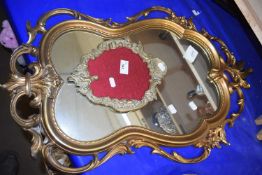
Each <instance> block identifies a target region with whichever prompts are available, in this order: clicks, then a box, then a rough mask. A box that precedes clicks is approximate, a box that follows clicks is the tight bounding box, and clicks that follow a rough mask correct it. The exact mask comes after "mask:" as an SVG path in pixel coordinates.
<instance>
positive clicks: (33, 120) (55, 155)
mask: <svg viewBox="0 0 262 175" xmlns="http://www.w3.org/2000/svg"><path fill="white" fill-rule="evenodd" d="M155 11H159V12H163V13H165V14H166V15H167V17H166V18H165V19H162V21H163V22H165V24H170V25H169V26H171V24H174V23H175V24H176V25H178V26H179V27H180V28H183V29H184V30H190V31H194V32H195V33H198V32H197V30H196V27H195V25H194V24H193V22H192V20H191V19H189V20H188V19H186V18H185V17H178V16H176V14H175V13H174V12H173V11H172V10H171V9H168V8H164V7H152V8H149V9H147V10H144V11H142V12H140V13H138V14H136V15H134V16H133V17H130V18H127V22H126V23H122V24H120V23H116V22H112V20H111V19H108V20H102V19H97V18H93V17H91V16H87V15H83V14H81V13H79V12H77V11H74V10H69V9H56V10H53V11H50V12H48V13H47V14H45V15H44V16H42V17H41V18H40V20H39V21H38V23H37V25H36V26H35V27H32V26H31V25H30V24H29V23H28V24H27V30H28V34H29V39H28V41H27V43H26V44H24V45H21V46H20V47H19V48H18V49H16V50H15V52H14V53H13V55H12V56H11V61H10V66H11V78H10V80H9V82H7V83H6V84H3V85H1V87H3V88H5V89H7V90H8V91H10V92H11V96H12V98H11V114H12V117H13V119H14V120H15V121H16V122H17V123H18V124H19V125H20V126H21V127H22V128H23V129H24V130H25V131H27V132H29V133H31V134H32V147H31V153H32V155H33V156H35V155H36V154H38V153H39V152H41V153H42V155H43V157H44V160H45V163H46V165H47V167H48V168H49V170H48V172H49V174H52V173H54V171H52V170H55V171H61V172H65V173H72V174H78V173H82V172H85V171H89V170H91V169H94V168H96V167H98V166H100V165H101V164H103V163H104V162H106V161H107V160H108V159H110V158H111V157H113V156H114V155H116V154H132V153H133V151H132V150H131V147H136V148H140V147H143V146H147V147H150V148H152V153H155V154H159V155H162V156H164V157H167V158H169V159H171V160H174V161H178V162H182V163H195V162H200V161H201V160H204V159H206V158H207V157H208V156H209V154H210V152H211V150H212V149H213V148H220V147H221V144H229V143H228V141H227V139H226V133H225V129H224V128H225V125H226V124H229V125H230V126H232V125H233V123H234V121H235V120H236V119H237V118H238V116H239V115H240V113H241V112H242V111H243V108H244V95H243V92H242V89H243V88H249V87H250V85H249V83H248V82H247V81H246V80H245V79H246V77H247V76H248V74H249V73H250V72H252V69H246V70H245V69H244V64H243V62H237V61H236V58H235V57H234V55H233V54H232V53H231V52H230V51H229V49H228V47H227V46H226V44H225V43H224V42H223V41H222V40H220V39H218V38H216V37H214V36H211V35H210V34H208V32H206V31H202V32H201V35H202V36H203V37H205V38H206V39H207V40H209V41H210V42H217V43H218V44H219V45H220V47H221V50H222V51H223V52H224V54H225V55H226V58H222V57H221V56H219V63H220V65H221V66H220V69H219V70H217V71H216V72H212V71H211V72H210V74H209V76H210V77H211V81H213V82H215V83H216V82H218V81H223V82H225V84H226V85H227V87H226V88H227V89H225V91H228V92H229V94H232V93H233V92H236V93H237V95H238V102H237V104H238V110H237V111H236V112H233V113H232V114H229V117H228V118H226V116H221V117H220V119H219V122H217V123H215V124H212V125H211V124H209V123H208V122H207V121H204V122H203V124H202V127H203V128H204V129H202V132H201V134H199V137H198V139H196V140H195V141H194V142H190V141H187V144H185V145H183V144H179V141H178V142H173V143H171V142H168V141H166V142H160V141H158V140H157V139H152V140H151V139H149V137H148V138H144V137H142V136H141V137H139V136H136V137H129V138H128V137H127V139H125V140H121V141H120V142H117V143H114V144H113V145H111V146H109V147H107V148H106V149H103V150H102V149H100V150H97V151H90V152H88V151H83V150H80V149H75V150H70V149H67V148H66V147H63V146H61V144H60V143H59V144H58V143H57V142H58V141H57V140H56V139H54V137H52V136H51V135H50V133H48V129H47V128H46V126H45V124H46V123H43V114H34V115H32V116H29V117H28V118H27V119H24V118H22V117H21V116H19V114H18V113H17V111H16V103H17V101H18V99H19V98H21V97H22V96H24V95H27V96H33V100H32V101H31V103H30V105H32V106H33V107H39V108H40V107H43V104H42V103H43V99H44V98H54V97H55V96H54V94H53V92H54V91H55V90H54V89H55V88H57V87H58V86H59V85H60V78H59V76H57V74H56V73H55V70H54V69H53V67H52V65H50V64H46V65H44V66H43V65H42V64H41V63H40V62H38V63H34V64H32V65H31V66H32V69H33V70H34V72H33V74H32V75H30V76H29V75H26V76H25V75H22V74H20V73H19V72H18V71H17V69H16V67H15V66H16V65H15V63H16V60H17V59H18V57H19V56H21V55H23V54H31V55H34V56H38V57H39V56H41V55H40V53H39V48H35V47H33V46H32V45H31V43H32V42H33V40H34V39H35V37H36V35H37V34H38V33H44V34H46V33H47V32H48V30H47V29H46V28H45V23H46V21H47V20H48V19H49V18H50V17H52V16H54V15H70V16H73V17H74V18H75V19H76V20H81V21H89V22H90V23H93V24H94V25H95V26H103V27H106V28H111V29H121V28H122V27H124V26H129V25H130V26H131V25H132V24H134V23H137V22H139V23H140V24H139V25H140V26H141V25H143V22H145V23H146V20H144V21H143V20H142V21H139V19H140V18H141V17H143V16H148V15H149V14H150V13H152V12H155ZM157 22H159V21H157ZM151 25H152V26H154V25H157V24H155V23H154V22H151ZM159 25H161V24H159ZM149 26H150V25H149ZM169 26H168V25H167V27H169ZM174 30H175V29H174ZM120 33H121V32H120V31H119V33H118V34H120ZM108 36H110V33H108ZM112 36H113V34H112ZM228 76H230V77H228ZM228 98H229V97H228ZM199 132H200V131H199ZM123 134H124V133H123ZM180 138H182V140H183V136H180ZM185 138H186V136H185ZM68 144H69V142H68ZM188 145H194V146H195V147H196V148H201V149H203V152H202V154H201V155H200V156H197V157H194V158H185V157H183V156H181V155H179V154H178V153H176V152H173V153H168V152H166V151H165V150H164V149H162V148H161V146H188ZM86 150H87V149H86ZM102 151H104V152H106V154H105V155H104V156H103V157H102V158H99V156H98V155H99V153H101V152H102ZM67 153H73V154H79V155H85V154H88V155H91V156H92V157H93V160H92V161H91V162H90V163H88V164H87V165H85V166H83V167H80V168H73V167H70V165H69V163H68V157H67V156H65V155H66V154H67ZM61 159H62V160H63V162H64V163H61V161H60V160H61Z"/></svg>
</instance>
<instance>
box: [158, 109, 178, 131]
mask: <svg viewBox="0 0 262 175" xmlns="http://www.w3.org/2000/svg"><path fill="white" fill-rule="evenodd" d="M171 117H172V116H170V114H169V112H168V111H167V109H166V108H164V107H161V108H160V110H159V112H157V113H155V114H154V116H153V123H154V125H155V126H159V127H161V128H162V129H163V130H164V131H165V132H166V133H168V134H177V129H176V126H175V124H174V122H173V121H172V118H171Z"/></svg>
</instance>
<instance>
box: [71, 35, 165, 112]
mask: <svg viewBox="0 0 262 175" xmlns="http://www.w3.org/2000/svg"><path fill="white" fill-rule="evenodd" d="M117 47H126V48H129V49H131V50H132V51H133V52H134V53H136V54H139V56H140V57H141V58H142V59H143V62H145V63H146V64H147V67H148V69H149V73H150V76H151V79H150V86H149V89H148V90H146V91H145V94H144V96H143V98H142V99H141V100H125V99H122V100H120V99H111V98H109V97H102V98H101V97H96V96H94V95H93V94H92V91H91V89H90V88H89V85H90V84H91V82H93V81H94V80H96V79H98V77H97V76H90V74H89V72H88V71H87V70H88V69H87V65H86V62H87V60H88V59H95V58H96V57H97V56H99V55H100V54H102V53H103V52H104V51H105V50H108V49H113V48H117ZM159 63H161V64H162V65H163V66H164V68H165V69H164V70H163V71H162V70H161V69H160V68H159V67H158V64H159ZM166 72H167V67H166V64H165V63H164V62H163V61H162V60H160V59H159V58H153V57H152V56H150V55H148V54H146V53H145V52H144V50H143V46H142V44H141V43H131V42H130V41H129V39H128V38H125V39H113V40H108V41H104V42H102V43H100V44H99V45H98V47H97V49H96V50H92V51H91V52H90V53H88V54H87V55H85V56H83V57H82V61H81V63H80V64H79V65H77V67H76V68H75V69H74V71H73V72H72V73H71V76H69V77H68V78H69V79H68V80H69V81H70V82H74V83H75V86H76V87H77V90H78V92H80V93H81V94H82V95H84V96H86V97H87V98H88V99H89V100H90V101H91V102H93V103H95V104H101V105H104V106H108V107H110V108H112V109H113V110H115V111H117V112H128V111H134V110H137V109H141V108H142V107H143V106H145V105H146V104H147V103H149V102H150V101H153V100H155V99H157V90H156V86H157V85H158V84H161V80H162V79H163V77H164V75H165V74H166ZM86 87H88V88H86Z"/></svg>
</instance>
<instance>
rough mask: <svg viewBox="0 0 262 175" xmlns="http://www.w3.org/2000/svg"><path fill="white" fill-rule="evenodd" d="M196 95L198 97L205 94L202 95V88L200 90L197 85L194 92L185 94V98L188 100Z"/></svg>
mask: <svg viewBox="0 0 262 175" xmlns="http://www.w3.org/2000/svg"><path fill="white" fill-rule="evenodd" d="M196 95H199V96H201V95H205V94H204V90H203V88H202V87H201V86H200V85H197V87H196V89H195V90H192V91H189V92H188V93H187V98H188V99H192V98H193V97H195V96H196Z"/></svg>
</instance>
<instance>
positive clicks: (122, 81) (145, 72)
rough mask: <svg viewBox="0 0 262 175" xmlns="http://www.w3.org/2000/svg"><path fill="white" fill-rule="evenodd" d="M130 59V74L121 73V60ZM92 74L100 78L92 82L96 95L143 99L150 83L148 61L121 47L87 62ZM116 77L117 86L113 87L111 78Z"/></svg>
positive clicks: (91, 85) (92, 88)
mask: <svg viewBox="0 0 262 175" xmlns="http://www.w3.org/2000/svg"><path fill="white" fill-rule="evenodd" d="M121 60H126V61H129V71H128V75H125V74H120V61H121ZM87 67H88V71H89V73H90V75H92V76H93V75H97V76H98V80H95V81H93V82H92V83H91V84H90V89H91V90H92V93H93V95H94V96H97V97H110V98H117V99H120V100H122V99H126V100H141V99H142V98H143V96H144V93H145V91H146V90H148V89H149V85H150V82H149V81H150V79H151V77H150V74H149V69H148V67H147V63H145V62H143V60H142V58H141V57H140V56H139V55H138V54H135V53H134V52H133V51H132V50H131V49H129V48H125V47H119V48H116V49H111V50H107V51H105V52H103V53H102V54H101V55H100V56H98V57H97V58H96V59H94V60H91V59H90V60H89V61H88V62H87ZM110 77H113V78H114V79H115V83H116V87H114V88H113V87H111V86H110V83H109V78H110Z"/></svg>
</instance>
